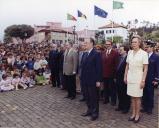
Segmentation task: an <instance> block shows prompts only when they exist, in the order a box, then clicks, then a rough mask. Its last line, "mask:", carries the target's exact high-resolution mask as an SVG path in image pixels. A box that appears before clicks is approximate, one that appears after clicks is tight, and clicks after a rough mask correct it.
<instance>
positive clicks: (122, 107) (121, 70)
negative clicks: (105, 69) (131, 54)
mask: <svg viewBox="0 0 159 128" xmlns="http://www.w3.org/2000/svg"><path fill="white" fill-rule="evenodd" d="M128 50H129V49H128V48H127V47H126V46H120V49H119V52H120V57H119V63H118V67H117V72H116V86H117V94H118V101H119V102H118V108H116V109H115V110H116V111H122V113H128V111H129V109H130V96H128V95H127V85H126V84H125V82H124V74H125V67H126V57H127V52H128Z"/></svg>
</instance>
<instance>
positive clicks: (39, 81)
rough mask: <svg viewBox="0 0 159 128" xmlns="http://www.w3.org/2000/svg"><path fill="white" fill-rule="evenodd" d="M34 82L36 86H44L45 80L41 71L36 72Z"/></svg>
mask: <svg viewBox="0 0 159 128" xmlns="http://www.w3.org/2000/svg"><path fill="white" fill-rule="evenodd" d="M35 81H36V84H37V85H46V84H47V81H46V79H45V77H44V76H43V72H42V69H41V70H38V72H37V75H36V77H35Z"/></svg>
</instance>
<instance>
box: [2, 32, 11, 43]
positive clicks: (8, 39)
mask: <svg viewBox="0 0 159 128" xmlns="http://www.w3.org/2000/svg"><path fill="white" fill-rule="evenodd" d="M3 41H4V42H5V43H7V44H9V43H10V42H12V37H11V36H9V35H7V34H5V35H4V39H3Z"/></svg>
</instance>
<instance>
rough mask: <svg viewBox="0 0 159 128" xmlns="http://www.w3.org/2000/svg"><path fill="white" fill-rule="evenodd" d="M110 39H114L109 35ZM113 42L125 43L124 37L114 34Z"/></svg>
mask: <svg viewBox="0 0 159 128" xmlns="http://www.w3.org/2000/svg"><path fill="white" fill-rule="evenodd" d="M107 39H108V40H112V37H108V38H107ZM113 43H114V44H117V43H123V37H121V36H113Z"/></svg>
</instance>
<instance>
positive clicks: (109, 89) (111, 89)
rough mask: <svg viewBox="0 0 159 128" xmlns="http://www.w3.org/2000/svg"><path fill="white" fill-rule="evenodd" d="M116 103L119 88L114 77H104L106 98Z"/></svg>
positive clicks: (107, 100) (106, 100)
mask: <svg viewBox="0 0 159 128" xmlns="http://www.w3.org/2000/svg"><path fill="white" fill-rule="evenodd" d="M110 99H111V103H114V104H116V99H117V89H116V85H115V83H114V80H113V78H104V100H105V102H109V101H110Z"/></svg>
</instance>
